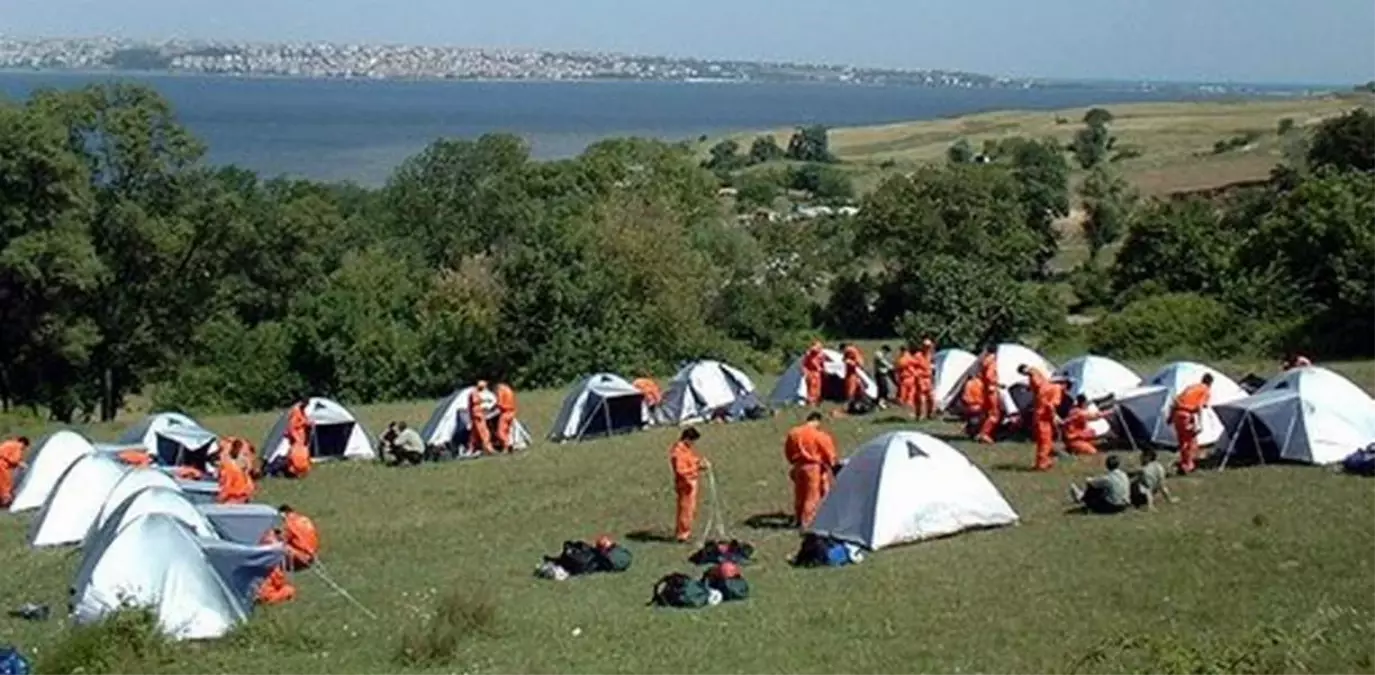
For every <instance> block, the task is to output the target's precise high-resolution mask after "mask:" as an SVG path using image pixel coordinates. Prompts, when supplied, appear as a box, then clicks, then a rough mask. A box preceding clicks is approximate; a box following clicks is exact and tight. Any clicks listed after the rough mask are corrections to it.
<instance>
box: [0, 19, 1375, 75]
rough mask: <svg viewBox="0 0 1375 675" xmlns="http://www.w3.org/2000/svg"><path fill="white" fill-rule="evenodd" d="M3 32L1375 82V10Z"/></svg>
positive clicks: (194, 23)
mask: <svg viewBox="0 0 1375 675" xmlns="http://www.w3.org/2000/svg"><path fill="white" fill-rule="evenodd" d="M0 34H3V35H8V36H21V37H39V36H42V37H61V36H90V35H118V36H122V37H130V38H154V39H160V38H170V37H184V38H207V39H227V40H252V41H267V42H275V41H299V40H321V41H340V42H387V43H407V44H426V45H431V44H432V45H458V46H472V47H528V48H538V49H550V50H591V51H615V52H628V53H635V54H656V55H671V56H698V57H706V58H722V59H724V58H735V59H744V60H770V61H802V62H812V63H841V64H853V65H860V66H874V67H897V68H944V69H951V70H966V71H973V72H980V73H987V74H993V75H1009V76H1028V77H1046V78H1073V79H1116V80H1176V81H1226V82H1251V83H1283V84H1310V83H1311V84H1352V83H1356V82H1365V81H1368V80H1371V79H1375V0H0Z"/></svg>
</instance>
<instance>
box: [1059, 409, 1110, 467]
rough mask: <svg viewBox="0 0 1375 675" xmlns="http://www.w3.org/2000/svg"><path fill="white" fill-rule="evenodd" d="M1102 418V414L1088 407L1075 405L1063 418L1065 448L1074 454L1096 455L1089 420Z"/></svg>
mask: <svg viewBox="0 0 1375 675" xmlns="http://www.w3.org/2000/svg"><path fill="white" fill-rule="evenodd" d="M1101 419H1103V414H1102V413H1099V412H1094V411H1092V410H1089V409H1088V408H1081V407H1079V406H1075V407H1074V409H1073V410H1071V411H1070V412H1069V417H1066V418H1065V426H1064V434H1065V450H1067V451H1069V452H1071V453H1073V454H1076V455H1096V454H1098V446H1096V445H1094V444H1093V440H1094V439H1093V431H1092V430H1090V429H1089V422H1093V421H1095V420H1101Z"/></svg>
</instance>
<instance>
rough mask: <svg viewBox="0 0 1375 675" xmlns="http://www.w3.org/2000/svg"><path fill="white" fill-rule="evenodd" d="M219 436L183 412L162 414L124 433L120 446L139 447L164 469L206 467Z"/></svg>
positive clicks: (121, 435)
mask: <svg viewBox="0 0 1375 675" xmlns="http://www.w3.org/2000/svg"><path fill="white" fill-rule="evenodd" d="M217 440H219V437H218V436H216V435H215V433H214V432H211V431H209V430H208V429H206V428H205V427H203V426H201V424H200V423H199V422H197V421H196V420H193V419H191V418H190V417H187V416H186V415H183V414H181V413H175V412H162V413H155V414H152V415H149V416H147V417H145V418H143V419H142V420H141V421H140V422H139V423H138V424H135V425H134V426H132V427H130V428H128V429H127V430H125V431H124V433H123V434H120V436H119V440H118V441H117V443H119V444H120V445H138V446H140V447H142V448H144V449H145V450H146V451H147V452H148V454H149V455H152V457H153V460H154V461H155V462H157V463H158V464H162V465H164V466H176V465H179V464H192V465H204V464H205V463H206V458H207V457H209V455H210V453H211V452H212V451H213V450H214V449H215V441H217Z"/></svg>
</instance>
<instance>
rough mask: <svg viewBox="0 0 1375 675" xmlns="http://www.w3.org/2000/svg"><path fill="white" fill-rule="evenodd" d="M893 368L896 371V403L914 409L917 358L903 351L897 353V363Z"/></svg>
mask: <svg viewBox="0 0 1375 675" xmlns="http://www.w3.org/2000/svg"><path fill="white" fill-rule="evenodd" d="M893 367H894V369H895V370H897V371H898V403H900V404H902V405H904V406H907V407H909V408H915V406H916V400H917V357H915V356H913V355H912V354H911V353H910V352H908V351H907V350H906V349H904V350H902V351H901V352H899V353H898V360H897V363H895V364H893Z"/></svg>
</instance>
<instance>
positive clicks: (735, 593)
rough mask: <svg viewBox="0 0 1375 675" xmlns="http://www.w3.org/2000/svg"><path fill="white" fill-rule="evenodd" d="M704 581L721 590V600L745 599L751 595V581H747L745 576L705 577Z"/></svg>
mask: <svg viewBox="0 0 1375 675" xmlns="http://www.w3.org/2000/svg"><path fill="white" fill-rule="evenodd" d="M704 583H706V584H708V585H709V586H710V587H711V588H714V589H716V590H718V591H720V592H721V600H722V601H723V602H730V601H732V600H744V599H746V598H748V597H750V582H748V581H745V578H744V577H734V578H731V579H704Z"/></svg>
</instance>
